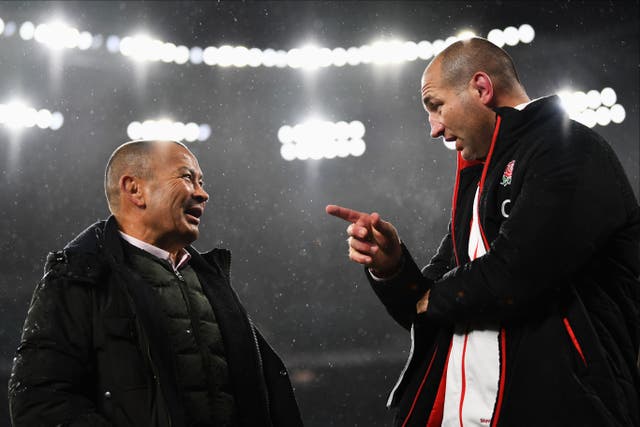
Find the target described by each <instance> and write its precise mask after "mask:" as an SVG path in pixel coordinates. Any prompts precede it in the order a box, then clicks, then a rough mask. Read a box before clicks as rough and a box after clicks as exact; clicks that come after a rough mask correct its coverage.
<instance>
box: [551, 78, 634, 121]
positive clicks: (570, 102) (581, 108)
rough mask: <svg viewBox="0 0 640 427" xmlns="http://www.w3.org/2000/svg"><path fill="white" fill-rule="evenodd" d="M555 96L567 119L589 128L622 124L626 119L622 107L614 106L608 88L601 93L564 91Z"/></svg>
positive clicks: (611, 94)
mask: <svg viewBox="0 0 640 427" xmlns="http://www.w3.org/2000/svg"><path fill="white" fill-rule="evenodd" d="M557 95H558V97H559V98H560V103H561V105H562V107H563V108H564V109H565V111H566V112H567V114H569V117H570V118H572V119H574V120H576V121H578V122H580V123H582V124H583V125H585V126H588V127H590V128H592V127H594V126H595V125H600V126H607V125H609V124H611V123H622V122H623V121H624V119H625V117H626V112H625V110H624V107H622V105H620V104H615V102H616V100H617V96H616V93H615V91H614V90H613V89H611V88H609V87H607V88H604V89H602V91H597V90H590V91H588V92H587V93H584V92H582V91H575V92H572V91H570V90H568V89H565V90H562V91H560V92H558V93H557ZM614 104H615V105H614ZM609 107H610V108H609Z"/></svg>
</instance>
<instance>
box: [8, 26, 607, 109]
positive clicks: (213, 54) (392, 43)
mask: <svg viewBox="0 0 640 427" xmlns="http://www.w3.org/2000/svg"><path fill="white" fill-rule="evenodd" d="M15 31H16V24H15V23H14V22H7V23H4V21H2V20H1V19H0V32H3V33H4V35H5V36H7V37H9V36H11V35H12V34H13V33H14V32H15ZM20 36H21V37H22V38H23V39H24V40H31V39H35V40H36V41H38V42H40V43H42V44H45V45H48V46H49V47H51V48H53V49H62V48H78V49H81V50H87V49H91V48H93V49H97V48H98V47H101V46H102V45H103V38H102V36H101V35H92V34H91V33H89V32H87V31H82V32H80V31H79V30H77V29H75V28H72V27H70V26H68V25H66V24H64V23H61V22H57V23H45V24H39V25H34V24H33V23H31V22H29V21H26V22H24V23H23V24H22V25H21V27H20ZM472 37H475V34H474V33H473V32H472V31H470V30H464V31H462V32H460V33H459V34H458V35H457V36H453V35H452V36H448V37H446V38H443V39H438V40H433V41H427V40H422V41H418V42H415V41H402V40H383V41H376V42H372V43H371V44H365V45H362V46H359V47H358V46H352V47H349V48H342V47H336V48H333V49H329V48H327V47H320V46H314V45H308V46H302V47H296V48H293V49H290V50H289V51H284V50H274V49H265V50H264V51H263V50H260V49H258V48H255V47H254V48H249V47H244V46H230V45H223V46H219V47H215V46H208V47H204V48H201V47H191V48H188V47H187V46H177V45H176V44H174V43H171V42H164V41H161V40H158V39H155V38H152V37H150V36H148V35H137V36H126V37H122V38H120V37H118V36H116V35H110V36H108V37H107V38H106V40H105V41H104V45H105V47H106V49H107V50H108V51H109V52H110V53H118V52H119V53H121V54H122V55H124V56H127V57H130V58H131V59H133V60H135V61H162V62H165V63H176V64H179V65H182V64H186V63H187V62H191V63H192V64H201V63H205V64H207V65H209V66H214V65H217V66H220V67H246V66H251V67H259V66H265V67H274V66H275V67H278V68H283V67H290V68H300V69H304V70H316V69H319V68H325V67H330V66H335V67H342V66H345V65H347V64H348V65H351V66H356V65H360V64H370V63H373V64H398V63H402V62H411V61H415V60H417V59H421V60H428V59H430V58H432V57H433V56H434V55H437V54H438V53H440V52H441V51H442V50H443V49H444V48H446V47H447V46H449V45H451V44H452V43H455V42H456V41H459V40H468V39H470V38H472ZM534 37H535V31H534V29H533V28H532V27H531V25H529V24H522V25H520V27H517V28H516V27H515V26H509V27H507V28H505V29H504V30H501V29H493V30H491V31H490V32H489V34H488V35H487V38H488V39H489V40H490V41H491V42H492V43H494V44H496V45H497V46H500V47H502V46H504V45H505V44H506V45H509V46H514V45H516V44H518V43H530V42H531V41H532V40H533V39H534ZM614 103H615V101H614ZM611 105H613V104H611Z"/></svg>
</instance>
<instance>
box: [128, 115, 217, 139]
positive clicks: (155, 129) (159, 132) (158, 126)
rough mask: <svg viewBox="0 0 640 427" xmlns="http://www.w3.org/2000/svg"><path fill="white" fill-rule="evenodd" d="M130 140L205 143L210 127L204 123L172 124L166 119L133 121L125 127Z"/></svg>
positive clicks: (209, 134)
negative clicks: (168, 140)
mask: <svg viewBox="0 0 640 427" xmlns="http://www.w3.org/2000/svg"><path fill="white" fill-rule="evenodd" d="M127 136H128V137H129V138H130V139H170V140H174V141H187V142H195V141H206V140H207V139H209V137H210V136H211V126H209V125H208V124H206V123H203V124H200V125H198V124H196V123H194V122H189V123H186V124H185V123H182V122H174V121H172V120H170V119H167V118H161V119H158V120H144V121H142V122H140V121H134V122H131V123H129V125H128V126H127Z"/></svg>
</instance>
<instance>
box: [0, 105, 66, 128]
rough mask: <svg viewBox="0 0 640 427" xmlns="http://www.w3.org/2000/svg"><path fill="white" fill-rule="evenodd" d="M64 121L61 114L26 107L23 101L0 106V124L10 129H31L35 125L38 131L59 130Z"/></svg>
mask: <svg viewBox="0 0 640 427" xmlns="http://www.w3.org/2000/svg"><path fill="white" fill-rule="evenodd" d="M63 121H64V119H63V117H62V114H60V113H59V112H57V111H56V112H54V113H53V114H51V112H50V111H49V110H47V109H41V110H40V111H38V110H36V109H35V108H33V107H29V106H27V105H26V104H25V103H24V102H23V101H19V100H14V101H11V102H9V103H7V104H0V124H3V125H5V126H7V127H8V128H10V129H20V128H31V127H35V126H36V125H37V127H38V128H40V129H47V128H50V129H52V130H57V129H60V127H61V126H62V122H63Z"/></svg>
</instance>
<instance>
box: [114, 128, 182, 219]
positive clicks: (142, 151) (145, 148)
mask: <svg viewBox="0 0 640 427" xmlns="http://www.w3.org/2000/svg"><path fill="white" fill-rule="evenodd" d="M163 144H178V145H181V146H183V147H184V148H185V149H186V148H187V147H185V146H184V144H182V143H180V142H177V141H155V140H140V141H130V142H126V143H124V144H122V145H121V146H119V147H118V148H116V149H115V151H114V152H113V153H112V154H111V157H110V158H109V161H108V162H107V168H106V170H105V175H104V192H105V195H106V196H107V202H108V204H109V210H110V211H111V213H116V212H117V211H118V209H119V204H120V202H119V196H120V177H122V176H123V175H131V176H135V177H137V178H142V179H149V178H152V177H153V172H154V171H153V167H152V166H153V165H152V157H153V154H154V153H155V151H156V150H157V148H158V147H159V146H161V145H163ZM187 150H188V149H187Z"/></svg>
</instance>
